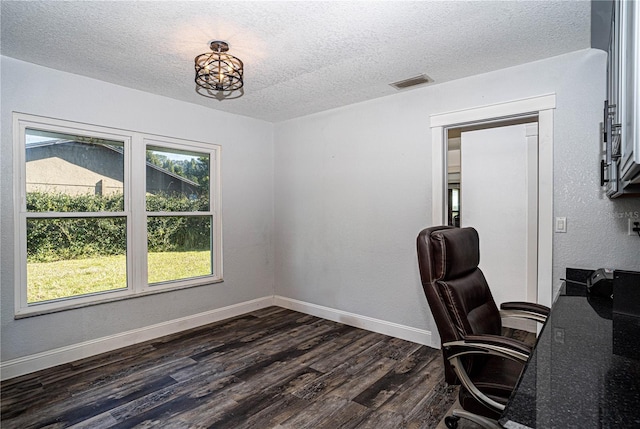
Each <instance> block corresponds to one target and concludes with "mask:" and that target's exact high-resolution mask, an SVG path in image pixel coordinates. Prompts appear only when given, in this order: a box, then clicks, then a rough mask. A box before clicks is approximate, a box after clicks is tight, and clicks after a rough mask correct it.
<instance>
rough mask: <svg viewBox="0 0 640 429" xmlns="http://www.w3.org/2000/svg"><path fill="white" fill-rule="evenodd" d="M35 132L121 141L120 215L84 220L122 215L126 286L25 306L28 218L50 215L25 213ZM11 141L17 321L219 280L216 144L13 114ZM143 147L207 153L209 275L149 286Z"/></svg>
mask: <svg viewBox="0 0 640 429" xmlns="http://www.w3.org/2000/svg"><path fill="white" fill-rule="evenodd" d="M28 128H29V129H37V130H44V131H52V132H59V133H67V134H78V135H85V136H91V137H96V138H102V139H108V140H117V141H122V142H123V143H124V211H121V212H87V213H82V215H83V216H85V215H86V217H124V218H126V223H127V259H126V261H127V262H126V263H127V269H126V270H127V287H126V289H118V290H113V291H105V292H97V293H93V294H87V295H79V296H75V297H68V298H61V299H57V300H51V301H43V302H37V303H31V304H29V303H28V302H27V232H26V230H27V227H26V226H27V219H31V218H51V217H53V216H52V214H51V213H42V212H27V209H26V195H27V192H26V130H27V129H28ZM13 140H14V158H13V159H14V163H13V170H14V175H13V177H14V199H13V200H14V213H15V217H14V226H15V228H14V237H15V243H16V244H15V246H14V247H15V273H16V274H15V317H16V318H21V317H30V316H35V315H38V314H46V313H51V312H56V311H61V310H66V309H72V308H79V307H85V306H88V305H95V304H99V303H105V302H111V301H117V300H122V299H129V298H134V297H139V296H144V295H149V294H154V293H161V292H166V291H168V290H177V289H184V288H190V287H194V286H201V285H205V284H212V283H218V282H222V281H223V277H222V219H221V203H222V195H221V184H220V179H221V175H220V164H221V163H220V153H221V147H220V145H216V144H212V143H205V142H197V141H192V140H183V139H178V138H173V137H165V136H158V135H153V134H147V133H141V132H137V131H129V130H121V129H115V128H109V127H103V126H98V125H92V124H84V123H79V122H72V121H66V120H60V119H53V118H47V117H42V116H35V115H28V114H24V113H16V112H14V113H13ZM147 144H152V145H156V146H162V147H166V148H167V149H179V150H191V151H195V152H204V153H208V154H209V156H210V158H209V169H210V170H209V191H210V206H209V211H202V212H198V213H197V214H198V215H209V216H211V218H212V223H211V233H212V240H211V252H212V255H213V257H212V261H211V263H212V267H211V268H212V272H213V274H212V275H209V276H200V277H194V278H189V279H183V280H176V281H170V282H164V283H156V284H153V285H149V284H148V282H147V277H148V275H147V215H154V214H156V213H147V212H146V198H145V196H146V168H140V167H138V168H136V167H137V166H138V165H142V166H144V165H146V156H145V154H146V147H147ZM161 214H162V215H175V216H185V215H193V214H194V213H193V212H185V213H183V212H167V213H161ZM55 217H56V218H62V217H69V218H76V217H79V216H78V213H76V212H73V213H64V212H56V213H55Z"/></svg>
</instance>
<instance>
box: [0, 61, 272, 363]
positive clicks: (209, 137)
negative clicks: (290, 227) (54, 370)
mask: <svg viewBox="0 0 640 429" xmlns="http://www.w3.org/2000/svg"><path fill="white" fill-rule="evenodd" d="M1 61H2V63H1V70H2V82H1V85H2V99H1V101H2V111H1V115H2V117H1V118H2V122H1V124H2V145H1V155H2V156H1V164H0V169H1V170H2V180H1V182H0V183H1V189H0V191H1V197H0V201H1V204H2V207H1V211H0V213H1V232H0V234H1V238H2V244H1V250H0V251H1V255H2V261H1V269H2V279H1V280H2V283H1V298H2V307H1V312H2V314H1V320H2V343H1V344H2V361H3V362H4V361H6V360H9V359H14V358H18V357H22V356H28V355H31V354H34V353H38V352H43V351H47V350H51V349H54V348H58V347H63V346H67V345H71V344H77V343H80V342H84V341H89V340H92V339H96V338H101V337H105V336H108V335H112V334H115V333H120V332H125V331H129V330H133V329H137V328H141V327H145V326H149V325H154V324H158V323H162V322H164V321H169V320H173V319H178V318H182V317H187V316H189V315H193V314H198V313H201V312H205V311H209V310H212V309H217V308H222V307H225V306H228V305H232V304H235V303H240V302H245V301H249V300H252V299H255V298H260V297H265V296H272V295H273V278H274V274H273V125H272V124H271V123H268V122H264V121H259V120H254V119H250V118H246V117H242V116H238V115H232V114H227V113H222V112H219V111H215V110H212V109H207V108H204V107H201V106H196V105H193V104H189V103H184V102H180V101H176V100H172V99H169V98H165V97H160V96H156V95H152V94H148V93H144V92H141V91H136V90H132V89H129V88H124V87H120V86H116V85H112V84H109V83H106V82H101V81H97V80H93V79H88V78H85V77H81V76H77V75H73V74H69V73H64V72H60V71H56V70H52V69H47V68H44V67H40V66H37V65H33V64H29V63H25V62H22V61H18V60H15V59H12V58H7V57H2V59H1ZM211 103H212V104H215V103H218V101H217V100H212V101H211ZM12 111H17V112H22V113H29V114H34V115H42V116H49V117H53V118H59V119H66V120H71V121H76V122H85V123H90V124H96V125H102V126H108V127H116V128H123V129H128V130H135V131H141V132H147V133H152V134H159V135H165V136H170V137H177V138H184V139H193V140H197V141H203V142H211V143H217V144H220V145H222V192H223V212H222V216H223V229H224V231H223V239H224V280H225V281H224V282H223V283H218V284H213V285H207V286H202V287H196V288H191V289H186V290H181V291H174V292H168V293H162V294H156V295H153V296H147V297H143V298H136V299H129V300H125V301H119V302H113V303H109V304H101V305H96V306H91V307H85V308H81V309H77V310H69V311H63V312H60V313H54V314H48V315H43V316H37V317H32V318H28V319H21V320H14V317H13V315H14V308H13V306H14V237H13V222H14V216H13V196H12V195H13V188H12V187H13V179H12V169H13V167H12V163H13V157H12V154H13V147H12V144H13V143H12V141H13V140H12V113H11V112H12Z"/></svg>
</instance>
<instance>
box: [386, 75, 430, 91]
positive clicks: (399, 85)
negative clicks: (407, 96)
mask: <svg viewBox="0 0 640 429" xmlns="http://www.w3.org/2000/svg"><path fill="white" fill-rule="evenodd" d="M431 82H433V79H431V78H430V77H429V76H427V75H426V74H421V75H418V76H414V77H410V78H409V79H405V80H399V81H398V82H393V83H390V84H389V85H391V86H392V87H394V88H395V89H405V88H409V87H412V86H416V85H422V84H425V83H431Z"/></svg>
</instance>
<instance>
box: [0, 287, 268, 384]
mask: <svg viewBox="0 0 640 429" xmlns="http://www.w3.org/2000/svg"><path fill="white" fill-rule="evenodd" d="M273 302H274V299H273V297H272V296H268V297H264V298H258V299H254V300H251V301H246V302H241V303H239V304H234V305H229V306H227V307H222V308H218V309H215V310H211V311H205V312H203V313H198V314H194V315H191V316H187V317H182V318H180V319H175V320H169V321H167V322H162V323H157V324H155V325H150V326H145V327H143V328H139V329H133V330H131V331H127V332H121V333H119V334H114V335H109V336H107V337H102V338H97V339H95V340H90V341H85V342H82V343H78V344H72V345H70V346H65V347H60V348H57V349H53V350H48V351H45V352H41V353H36V354H33V355H29V356H25V357H21V358H17V359H12V360H9V361H6V362H2V363H1V364H0V379H1V380H7V379H9V378H13V377H18V376H20V375H24V374H28V373H31V372H35V371H39V370H42V369H45V368H51V367H53V366H56V365H62V364H65V363H68V362H73V361H76V360H78V359H84V358H87V357H89V356H94V355H97V354H100V353H105V352H109V351H112V350H116V349H119V348H121V347H126V346H131V345H133V344H138V343H142V342H144V341H149V340H153V339H155V338H159V337H162V336H165V335H170V334H175V333H176V332H180V331H185V330H187V329H192V328H197V327H198V326H202V325H206V324H209V323H214V322H218V321H220V320H224V319H228V318H230V317H236V316H240V315H243V314H246V313H250V312H252V311H256V310H259V309H261V308H266V307H270V306H272V305H274V304H273Z"/></svg>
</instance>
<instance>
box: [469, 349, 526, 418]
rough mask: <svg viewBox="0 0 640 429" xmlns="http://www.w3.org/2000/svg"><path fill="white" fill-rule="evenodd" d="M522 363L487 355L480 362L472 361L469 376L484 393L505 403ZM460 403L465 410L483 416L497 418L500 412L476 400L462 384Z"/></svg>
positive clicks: (520, 370)
mask: <svg viewBox="0 0 640 429" xmlns="http://www.w3.org/2000/svg"><path fill="white" fill-rule="evenodd" d="M523 367H524V365H523V364H522V363H519V362H515V361H513V360H510V359H505V358H501V357H497V356H488V357H487V358H486V359H483V362H481V364H478V362H477V361H476V362H474V363H473V368H472V369H471V373H470V374H469V377H470V378H471V381H472V382H473V383H474V384H475V386H476V387H477V388H478V389H480V391H481V392H483V393H484V394H485V395H487V396H488V397H490V398H491V399H493V400H494V401H496V402H498V403H500V404H506V403H507V401H508V400H509V396H510V395H511V392H512V391H513V390H514V388H515V386H516V383H517V382H518V378H519V377H520V373H521V372H522V369H523ZM459 399H460V405H461V406H462V408H464V409H465V410H467V411H469V412H471V413H474V414H480V415H483V416H485V417H489V418H492V419H497V418H499V417H500V413H499V412H496V411H494V410H492V409H490V408H487V407H486V406H485V405H483V404H482V403H480V402H478V401H477V400H476V399H475V398H474V397H473V396H472V395H471V394H470V393H469V392H467V390H466V389H465V388H464V386H461V387H460V394H459Z"/></svg>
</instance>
